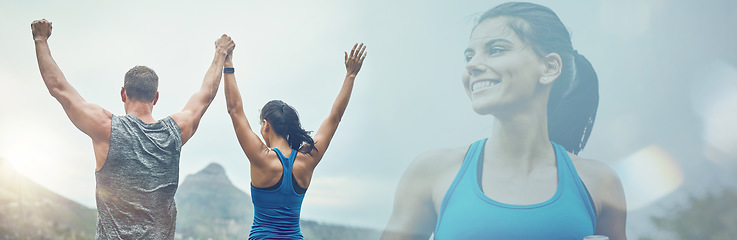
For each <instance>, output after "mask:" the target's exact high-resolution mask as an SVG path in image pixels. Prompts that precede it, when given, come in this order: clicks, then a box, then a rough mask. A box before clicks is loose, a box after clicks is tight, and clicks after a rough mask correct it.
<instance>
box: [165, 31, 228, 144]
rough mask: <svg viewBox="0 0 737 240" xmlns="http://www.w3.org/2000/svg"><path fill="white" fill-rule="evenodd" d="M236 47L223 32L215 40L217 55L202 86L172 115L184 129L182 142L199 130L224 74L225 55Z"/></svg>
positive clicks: (180, 127) (182, 129)
mask: <svg viewBox="0 0 737 240" xmlns="http://www.w3.org/2000/svg"><path fill="white" fill-rule="evenodd" d="M233 48H235V43H234V42H233V40H231V39H230V37H228V35H225V34H223V36H221V37H220V39H218V40H217V41H215V57H214V58H213V60H212V64H210V68H209V69H208V70H207V73H205V79H204V80H203V81H202V87H201V88H200V90H199V91H197V92H196V93H195V94H194V95H192V97H191V98H190V99H189V101H188V102H187V105H185V106H184V109H182V111H181V112H178V113H175V114H173V115H172V116H171V117H172V119H174V121H175V122H177V124H178V125H179V129H180V130H181V131H182V144H184V143H186V142H187V140H189V138H191V137H192V135H194V133H195V131H197V126H199V124H200V119H202V115H204V114H205V111H206V110H207V108H208V107H209V106H210V103H212V100H213V99H215V94H216V93H217V91H218V87H219V86H220V79H221V78H222V76H223V72H222V71H223V64H224V63H225V57H226V56H227V54H228V52H229V51H232V49H233Z"/></svg>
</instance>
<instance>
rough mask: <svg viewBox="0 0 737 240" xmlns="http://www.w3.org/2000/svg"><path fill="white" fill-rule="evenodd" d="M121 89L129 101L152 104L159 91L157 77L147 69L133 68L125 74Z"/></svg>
mask: <svg viewBox="0 0 737 240" xmlns="http://www.w3.org/2000/svg"><path fill="white" fill-rule="evenodd" d="M123 88H125V94H126V95H127V97H128V99H130V100H133V101H140V102H154V101H155V100H156V92H157V91H158V89H159V76H157V75H156V72H154V70H153V69H151V68H149V67H146V66H135V67H133V68H131V69H130V70H128V72H127V73H125V83H124V84H123Z"/></svg>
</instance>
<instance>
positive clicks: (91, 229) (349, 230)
mask: <svg viewBox="0 0 737 240" xmlns="http://www.w3.org/2000/svg"><path fill="white" fill-rule="evenodd" d="M175 198H176V203H177V212H178V214H177V230H176V231H177V236H176V238H177V239H223V240H225V239H248V233H249V231H250V228H251V221H252V219H253V204H252V203H251V196H249V195H248V194H246V193H245V192H243V191H241V190H240V189H238V188H237V187H235V186H234V185H233V184H232V183H231V182H230V180H229V179H228V177H227V176H226V174H225V170H224V169H223V167H222V166H220V165H218V164H214V163H213V164H210V165H208V166H207V167H206V168H205V169H203V170H201V171H200V172H198V173H196V174H192V175H188V176H187V177H186V178H185V179H184V181H183V182H182V184H180V186H179V189H178V191H177V194H176V196H175ZM96 215H97V213H96V210H95V209H91V208H88V207H85V206H83V205H81V204H78V203H76V202H74V201H72V200H69V199H67V198H64V197H62V196H60V195H58V194H56V193H54V192H51V191H49V190H48V189H46V188H44V187H42V186H40V185H38V184H37V183H35V182H33V181H31V180H29V179H28V178H26V177H25V176H23V175H21V174H19V173H18V172H16V171H15V170H13V169H12V167H11V166H10V164H8V163H6V162H5V161H4V160H3V159H2V158H0V239H3V240H5V239H8V240H15V239H80V240H81V239H94V237H95V222H96V218H97V216H96ZM301 224H302V225H301V226H302V233H303V235H304V236H305V239H308V240H332V239H351V240H362V239H378V238H379V234H380V233H379V231H377V230H373V229H365V228H357V227H350V226H343V225H338V224H330V223H320V222H315V221H309V220H303V221H302V222H301Z"/></svg>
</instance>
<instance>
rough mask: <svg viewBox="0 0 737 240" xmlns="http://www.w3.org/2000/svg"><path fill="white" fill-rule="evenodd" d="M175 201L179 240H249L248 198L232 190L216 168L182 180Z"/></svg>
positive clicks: (251, 215) (234, 189)
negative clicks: (209, 239) (210, 239)
mask: <svg viewBox="0 0 737 240" xmlns="http://www.w3.org/2000/svg"><path fill="white" fill-rule="evenodd" d="M174 199H176V203H177V229H176V235H177V238H178V239H190V238H192V239H208V238H212V239H247V238H248V233H249V231H250V229H251V221H252V219H253V204H251V196H249V195H248V194H247V193H245V192H243V191H241V190H240V189H238V188H237V187H235V186H234V185H233V184H232V183H231V182H230V179H228V177H227V176H226V175H225V169H223V167H222V166H220V165H219V164H216V163H211V164H210V165H208V166H207V167H205V168H204V169H202V170H201V171H199V172H197V173H196V174H191V175H188V176H187V177H185V178H184V181H183V182H182V184H180V185H179V189H178V190H177V194H176V195H175V196H174Z"/></svg>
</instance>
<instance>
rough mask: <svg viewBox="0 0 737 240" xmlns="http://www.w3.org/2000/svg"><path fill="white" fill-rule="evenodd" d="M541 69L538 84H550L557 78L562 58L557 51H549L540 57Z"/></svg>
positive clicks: (561, 66) (561, 65)
mask: <svg viewBox="0 0 737 240" xmlns="http://www.w3.org/2000/svg"><path fill="white" fill-rule="evenodd" d="M542 61H543V71H542V76H541V77H540V84H543V85H550V84H552V83H553V82H554V81H555V79H558V77H559V76H560V72H561V70H562V69H563V60H561V58H560V55H558V54H557V53H550V54H548V55H546V56H545V57H543V58H542Z"/></svg>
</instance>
